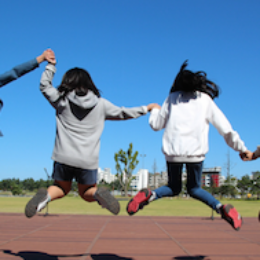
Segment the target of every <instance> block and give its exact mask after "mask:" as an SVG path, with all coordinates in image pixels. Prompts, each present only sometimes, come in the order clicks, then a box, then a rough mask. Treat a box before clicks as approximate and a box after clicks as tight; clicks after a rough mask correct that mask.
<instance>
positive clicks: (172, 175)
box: [154, 162, 220, 210]
mask: <svg viewBox="0 0 260 260" xmlns="http://www.w3.org/2000/svg"><path fill="white" fill-rule="evenodd" d="M183 164H184V163H171V162H167V168H168V185H167V186H162V187H160V188H158V189H156V190H154V192H155V193H156V199H159V198H163V197H173V196H176V195H178V194H179V193H180V192H181V190H182V168H183ZM185 164H186V171H187V186H186V187H187V191H188V193H189V194H190V196H191V197H193V198H195V199H198V200H200V201H202V202H204V203H205V204H207V205H208V206H209V207H211V208H212V209H214V210H216V206H217V205H218V204H220V202H219V201H218V200H216V199H215V198H214V196H212V195H211V194H210V193H209V192H207V191H205V190H204V189H202V188H201V175H202V167H203V162H199V163H185Z"/></svg>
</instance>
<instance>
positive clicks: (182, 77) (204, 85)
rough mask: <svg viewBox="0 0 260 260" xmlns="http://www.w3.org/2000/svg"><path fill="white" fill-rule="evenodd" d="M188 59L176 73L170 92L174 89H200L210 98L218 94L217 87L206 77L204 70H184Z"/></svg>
mask: <svg viewBox="0 0 260 260" xmlns="http://www.w3.org/2000/svg"><path fill="white" fill-rule="evenodd" d="M187 66H188V60H186V61H185V62H184V63H183V64H182V66H181V69H180V71H179V73H178V74H177V76H176V78H175V80H174V82H173V84H172V87H171V90H170V93H172V92H175V91H185V92H192V91H196V90H197V91H200V92H204V93H206V94H208V95H209V96H210V97H211V98H212V99H214V98H215V97H218V96H219V87H218V86H217V85H216V84H215V83H214V82H212V81H210V80H208V79H207V74H206V73H205V72H204V71H198V72H192V71H190V70H186V69H185V68H186V67H187Z"/></svg>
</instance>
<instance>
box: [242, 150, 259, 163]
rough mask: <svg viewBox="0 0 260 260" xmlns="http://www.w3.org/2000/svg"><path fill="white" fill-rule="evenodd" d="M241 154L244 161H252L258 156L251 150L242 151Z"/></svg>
mask: <svg viewBox="0 0 260 260" xmlns="http://www.w3.org/2000/svg"><path fill="white" fill-rule="evenodd" d="M239 156H240V158H241V159H242V160H243V161H252V160H255V159H257V156H255V154H254V153H253V152H251V151H249V150H247V151H245V152H243V153H240V154H239Z"/></svg>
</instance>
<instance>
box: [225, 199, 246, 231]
mask: <svg viewBox="0 0 260 260" xmlns="http://www.w3.org/2000/svg"><path fill="white" fill-rule="evenodd" d="M220 213H221V215H222V218H223V219H225V220H226V221H227V222H228V223H229V224H230V225H231V226H232V227H233V228H234V229H235V230H236V231H238V230H239V229H240V228H241V226H242V217H241V216H240V215H239V213H238V212H237V211H236V209H235V208H234V207H233V206H232V205H231V204H226V205H223V206H222V207H221V208H220Z"/></svg>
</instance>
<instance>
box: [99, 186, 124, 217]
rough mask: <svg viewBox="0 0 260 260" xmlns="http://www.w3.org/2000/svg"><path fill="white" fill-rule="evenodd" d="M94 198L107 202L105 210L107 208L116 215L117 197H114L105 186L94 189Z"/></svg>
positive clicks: (118, 206)
mask: <svg viewBox="0 0 260 260" xmlns="http://www.w3.org/2000/svg"><path fill="white" fill-rule="evenodd" d="M95 196H96V198H97V199H98V200H99V201H100V202H101V204H102V201H105V204H107V206H108V208H106V209H107V210H109V211H110V212H111V213H113V214H114V215H117V214H118V213H119V211H120V204H119V202H118V201H117V199H115V198H114V197H113V196H112V195H111V194H110V192H109V190H107V189H105V188H102V187H101V188H99V189H98V190H97V191H96V194H95Z"/></svg>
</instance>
